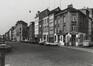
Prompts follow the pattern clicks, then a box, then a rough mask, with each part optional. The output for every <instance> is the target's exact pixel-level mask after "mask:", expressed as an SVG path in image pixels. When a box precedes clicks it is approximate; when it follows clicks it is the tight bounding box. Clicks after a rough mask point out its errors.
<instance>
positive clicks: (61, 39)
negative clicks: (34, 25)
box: [55, 5, 92, 46]
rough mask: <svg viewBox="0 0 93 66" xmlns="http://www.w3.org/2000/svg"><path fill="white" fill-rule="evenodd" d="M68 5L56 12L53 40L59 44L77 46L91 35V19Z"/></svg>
mask: <svg viewBox="0 0 93 66" xmlns="http://www.w3.org/2000/svg"><path fill="white" fill-rule="evenodd" d="M88 15H89V14H88V12H87V15H85V14H84V13H82V12H81V11H80V10H77V9H75V8H73V6H72V5H69V6H68V8H66V9H64V10H62V11H61V12H60V13H58V14H56V18H55V42H58V43H60V44H61V45H72V46H78V45H80V44H81V43H82V42H83V40H85V39H89V38H90V37H89V35H91V25H92V19H91V18H90V17H89V16H88Z"/></svg>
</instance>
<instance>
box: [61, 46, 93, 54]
mask: <svg viewBox="0 0 93 66" xmlns="http://www.w3.org/2000/svg"><path fill="white" fill-rule="evenodd" d="M60 47H65V48H71V49H76V50H81V51H86V52H91V53H93V49H90V48H81V47H73V46H60Z"/></svg>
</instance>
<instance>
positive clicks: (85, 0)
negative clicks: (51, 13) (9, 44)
mask: <svg viewBox="0 0 93 66" xmlns="http://www.w3.org/2000/svg"><path fill="white" fill-rule="evenodd" d="M69 4H73V7H74V8H77V9H80V8H84V7H89V8H93V0H0V34H4V33H5V32H7V31H8V30H9V29H10V28H11V27H12V26H14V25H15V24H16V22H17V21H18V20H23V21H25V22H27V23H28V24H30V22H31V21H33V20H34V17H35V15H36V13H37V11H38V10H39V11H43V10H44V9H46V8H48V9H50V10H52V9H54V8H56V7H58V6H59V7H60V8H61V9H65V8H66V7H67V5H69ZM29 10H30V11H31V13H29Z"/></svg>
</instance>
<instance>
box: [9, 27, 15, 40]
mask: <svg viewBox="0 0 93 66" xmlns="http://www.w3.org/2000/svg"><path fill="white" fill-rule="evenodd" d="M13 30H14V26H13V27H11V28H10V29H9V40H10V41H12V40H13Z"/></svg>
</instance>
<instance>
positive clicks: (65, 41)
mask: <svg viewBox="0 0 93 66" xmlns="http://www.w3.org/2000/svg"><path fill="white" fill-rule="evenodd" d="M87 38H88V37H87V35H86V34H85V33H76V32H71V33H64V34H54V36H53V37H49V36H48V35H44V36H43V39H42V40H43V41H46V42H50V41H52V42H53V43H58V44H60V45H63V46H82V45H83V41H84V40H86V39H87Z"/></svg>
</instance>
